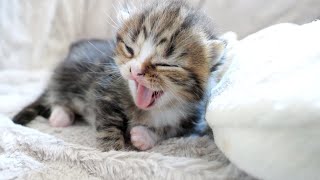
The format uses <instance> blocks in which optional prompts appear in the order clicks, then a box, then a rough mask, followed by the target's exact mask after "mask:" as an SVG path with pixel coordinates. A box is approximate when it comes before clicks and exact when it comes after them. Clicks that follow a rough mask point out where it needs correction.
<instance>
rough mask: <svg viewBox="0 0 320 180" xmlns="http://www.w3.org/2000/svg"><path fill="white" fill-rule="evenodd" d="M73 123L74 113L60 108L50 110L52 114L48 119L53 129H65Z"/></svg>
mask: <svg viewBox="0 0 320 180" xmlns="http://www.w3.org/2000/svg"><path fill="white" fill-rule="evenodd" d="M73 121H74V113H73V112H72V111H71V110H69V109H67V108H65V107H62V106H55V107H53V108H52V113H51V115H50V117H49V123H50V125H51V126H53V127H67V126H70V125H71V124H72V123H73Z"/></svg>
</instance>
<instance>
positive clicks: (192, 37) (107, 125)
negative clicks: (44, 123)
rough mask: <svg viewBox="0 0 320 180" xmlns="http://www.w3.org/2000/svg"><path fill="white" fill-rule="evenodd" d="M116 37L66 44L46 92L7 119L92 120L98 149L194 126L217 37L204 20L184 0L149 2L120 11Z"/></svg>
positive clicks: (219, 47)
mask: <svg viewBox="0 0 320 180" xmlns="http://www.w3.org/2000/svg"><path fill="white" fill-rule="evenodd" d="M119 17H120V19H121V23H120V25H119V28H118V30H117V34H116V39H115V41H103V40H91V41H80V42H77V43H75V44H73V45H72V46H71V48H70V51H69V55H68V56H67V58H66V59H65V60H64V61H63V62H62V63H61V64H60V65H59V66H58V67H57V68H56V70H55V71H54V74H53V76H52V78H51V81H50V83H49V85H48V87H47V88H46V90H45V92H44V93H43V94H42V95H41V96H40V97H39V98H38V100H36V101H35V102H34V103H32V104H31V105H29V106H27V107H26V108H25V109H23V110H22V111H21V112H20V113H19V114H17V115H16V116H15V117H14V122H16V123H18V124H26V123H28V122H29V121H31V120H32V119H34V118H35V116H37V115H43V116H48V115H49V113H48V109H51V114H50V117H49V122H50V124H51V125H52V126H56V127H63V126H69V125H71V124H72V123H73V121H74V119H75V117H76V116H82V117H83V118H84V119H85V120H87V121H89V122H91V123H92V124H93V125H94V126H95V128H96V132H97V141H98V144H99V148H101V149H102V150H105V151H107V150H110V149H116V150H119V149H123V148H124V147H125V144H126V142H128V143H130V142H131V143H132V145H133V146H134V147H136V148H137V149H139V150H147V149H150V148H152V147H153V146H154V145H155V144H156V143H158V142H160V141H161V140H164V139H167V138H170V137H177V136H184V135H189V134H191V133H195V132H197V131H198V132H199V128H197V127H198V124H201V123H203V121H204V118H203V115H204V110H205V105H206V99H207V97H206V90H207V87H208V81H209V78H210V74H211V72H212V71H213V70H215V69H216V66H217V65H219V64H220V62H219V60H220V59H221V55H222V52H223V50H224V43H223V42H222V41H220V40H218V38H217V37H216V36H215V34H214V33H213V31H212V26H211V22H210V20H209V19H208V18H207V17H206V16H204V15H202V14H201V13H200V12H199V11H198V10H196V9H193V8H191V7H190V6H189V5H188V4H187V3H186V2H184V1H179V0H171V1H153V2H151V3H149V4H147V5H144V6H143V7H136V8H130V9H129V8H128V9H125V10H124V11H123V12H122V14H120V15H119Z"/></svg>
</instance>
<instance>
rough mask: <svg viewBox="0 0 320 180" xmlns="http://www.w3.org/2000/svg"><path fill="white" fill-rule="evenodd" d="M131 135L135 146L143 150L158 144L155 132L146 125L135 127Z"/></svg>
mask: <svg viewBox="0 0 320 180" xmlns="http://www.w3.org/2000/svg"><path fill="white" fill-rule="evenodd" d="M130 136H131V143H132V144H133V146H134V147H136V148H137V149H139V150H142V151H145V150H148V149H151V148H152V147H154V145H155V144H156V137H155V134H153V132H151V131H150V130H149V129H147V128H146V127H144V126H136V127H133V128H132V129H131V131H130Z"/></svg>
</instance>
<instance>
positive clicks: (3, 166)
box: [0, 70, 251, 180]
mask: <svg viewBox="0 0 320 180" xmlns="http://www.w3.org/2000/svg"><path fill="white" fill-rule="evenodd" d="M48 75H49V73H48V72H46V71H32V72H31V71H21V70H20V71H17V70H7V71H1V72H0V179H1V180H2V179H13V178H19V179H20V178H21V179H30V180H33V179H157V178H158V179H194V178H197V179H212V178H215V177H216V178H217V179H239V178H240V179H251V178H250V177H249V176H247V175H246V174H245V173H242V172H241V171H239V170H238V169H237V168H236V167H235V166H234V165H232V164H230V163H229V162H228V161H227V159H226V158H225V157H224V155H222V153H221V152H220V151H219V149H218V148H217V147H216V145H215V144H214V142H213V140H212V139H210V138H209V137H190V138H180V139H171V140H168V141H165V142H163V143H161V144H160V145H159V146H157V147H155V148H154V149H152V150H150V151H149V152H140V153H139V152H134V151H132V152H108V153H102V152H99V151H98V150H96V149H95V148H94V147H95V139H94V130H93V129H92V128H90V126H89V125H87V124H85V123H77V124H75V125H74V126H71V127H68V128H52V127H50V126H49V125H48V123H47V120H46V119H43V118H41V117H39V118H37V119H36V120H35V121H33V122H32V123H30V124H29V125H28V126H29V127H30V128H27V127H22V126H19V125H15V124H13V123H12V122H11V120H10V119H9V118H8V117H11V116H12V115H13V114H14V113H16V112H17V111H18V110H19V109H20V108H21V107H22V106H24V105H25V104H27V103H28V102H30V101H32V100H33V99H34V98H35V97H36V96H37V95H38V94H39V93H40V92H41V91H42V89H43V87H44V86H45V84H46V81H47V77H48ZM35 129H36V130H35ZM39 131H41V132H39ZM49 134H50V135H49Z"/></svg>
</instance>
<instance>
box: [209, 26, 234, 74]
mask: <svg viewBox="0 0 320 180" xmlns="http://www.w3.org/2000/svg"><path fill="white" fill-rule="evenodd" d="M237 43H238V36H237V34H236V33H234V32H231V31H230V32H226V33H224V34H223V35H222V36H220V37H219V38H218V40H210V41H209V47H210V49H211V57H212V66H211V72H213V71H216V70H217V69H218V67H219V66H220V65H222V64H223V66H224V67H223V68H225V67H227V66H228V65H229V64H230V63H231V59H232V53H231V52H232V49H233V48H234V47H235V45H236V44H237ZM219 69H220V68H219Z"/></svg>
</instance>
